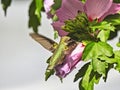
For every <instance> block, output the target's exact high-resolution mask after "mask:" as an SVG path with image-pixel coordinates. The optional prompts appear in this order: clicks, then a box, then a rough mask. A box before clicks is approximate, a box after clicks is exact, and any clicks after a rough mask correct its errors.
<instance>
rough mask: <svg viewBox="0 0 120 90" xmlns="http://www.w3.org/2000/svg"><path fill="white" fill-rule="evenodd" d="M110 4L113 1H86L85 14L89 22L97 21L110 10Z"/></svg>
mask: <svg viewBox="0 0 120 90" xmlns="http://www.w3.org/2000/svg"><path fill="white" fill-rule="evenodd" d="M112 2H113V0H87V1H86V3H85V6H84V9H85V13H86V14H87V16H88V18H89V19H90V20H94V19H99V18H100V17H101V16H103V15H104V14H105V13H106V12H107V11H108V10H109V9H110V7H111V5H112Z"/></svg>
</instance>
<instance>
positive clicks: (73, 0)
mask: <svg viewBox="0 0 120 90" xmlns="http://www.w3.org/2000/svg"><path fill="white" fill-rule="evenodd" d="M83 6H84V5H83V3H82V2H81V1H79V0H62V4H61V8H60V9H58V10H57V11H56V14H57V16H58V18H59V20H60V21H61V22H64V21H65V20H67V19H72V18H74V17H75V16H76V15H77V13H78V11H83Z"/></svg>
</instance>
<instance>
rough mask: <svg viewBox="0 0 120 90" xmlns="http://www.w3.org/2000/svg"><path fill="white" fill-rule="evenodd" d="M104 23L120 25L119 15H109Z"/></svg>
mask: <svg viewBox="0 0 120 90" xmlns="http://www.w3.org/2000/svg"><path fill="white" fill-rule="evenodd" d="M105 21H107V22H108V23H111V24H112V25H114V26H118V25H120V14H115V15H109V16H107V17H106V18H105Z"/></svg>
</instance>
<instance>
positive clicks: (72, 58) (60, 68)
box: [55, 43, 85, 78]
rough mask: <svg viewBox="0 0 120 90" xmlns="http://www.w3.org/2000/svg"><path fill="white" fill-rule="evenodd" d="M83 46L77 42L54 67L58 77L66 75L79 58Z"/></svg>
mask: <svg viewBox="0 0 120 90" xmlns="http://www.w3.org/2000/svg"><path fill="white" fill-rule="evenodd" d="M84 48H85V46H84V45H83V44H82V43H79V44H78V45H77V46H76V48H75V49H74V50H73V51H72V52H71V53H70V54H68V55H67V56H66V57H65V60H64V62H63V63H62V64H60V65H57V66H56V67H55V71H56V75H57V76H59V77H60V78H64V77H65V76H66V75H68V74H69V73H70V72H71V71H72V70H73V69H74V68H75V66H76V65H77V64H78V62H79V61H80V60H81V58H82V53H83V50H84Z"/></svg>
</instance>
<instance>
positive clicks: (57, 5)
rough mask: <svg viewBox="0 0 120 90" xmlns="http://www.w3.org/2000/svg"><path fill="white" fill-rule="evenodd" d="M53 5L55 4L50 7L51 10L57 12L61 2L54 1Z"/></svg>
mask: <svg viewBox="0 0 120 90" xmlns="http://www.w3.org/2000/svg"><path fill="white" fill-rule="evenodd" d="M54 3H55V4H53V5H52V9H54V10H57V9H59V8H60V7H61V3H62V0H54Z"/></svg>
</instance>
